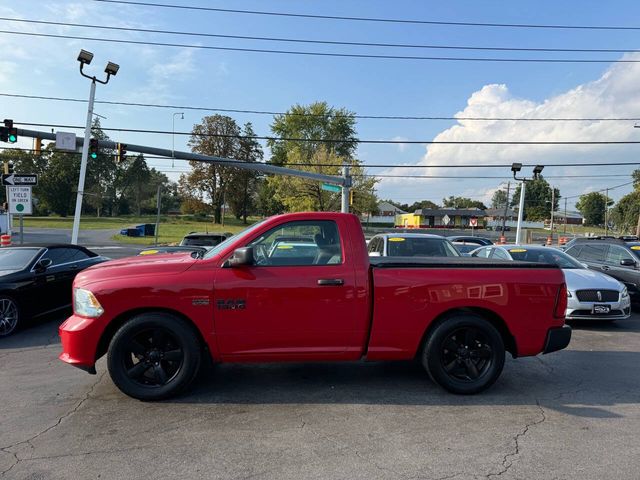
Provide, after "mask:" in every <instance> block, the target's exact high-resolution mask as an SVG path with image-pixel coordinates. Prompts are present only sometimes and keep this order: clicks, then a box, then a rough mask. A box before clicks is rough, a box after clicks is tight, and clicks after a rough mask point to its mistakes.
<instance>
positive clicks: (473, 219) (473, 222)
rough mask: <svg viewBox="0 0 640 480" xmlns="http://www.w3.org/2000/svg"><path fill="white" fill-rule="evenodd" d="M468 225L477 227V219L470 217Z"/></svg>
mask: <svg viewBox="0 0 640 480" xmlns="http://www.w3.org/2000/svg"><path fill="white" fill-rule="evenodd" d="M469 225H471V226H472V227H477V226H478V219H477V218H475V217H471V218H470V219H469Z"/></svg>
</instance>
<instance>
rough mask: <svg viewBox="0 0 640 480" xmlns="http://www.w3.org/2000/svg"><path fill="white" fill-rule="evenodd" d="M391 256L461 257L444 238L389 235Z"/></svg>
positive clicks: (388, 248) (389, 253) (388, 253)
mask: <svg viewBox="0 0 640 480" xmlns="http://www.w3.org/2000/svg"><path fill="white" fill-rule="evenodd" d="M388 242H389V243H388V246H387V255H388V256H389V257H459V256H460V254H459V253H458V251H457V250H456V249H455V248H454V247H453V245H451V243H449V241H447V240H445V239H444V238H432V237H389V239H388Z"/></svg>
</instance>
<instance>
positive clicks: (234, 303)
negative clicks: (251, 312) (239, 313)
mask: <svg viewBox="0 0 640 480" xmlns="http://www.w3.org/2000/svg"><path fill="white" fill-rule="evenodd" d="M216 305H217V306H218V310H244V309H245V308H246V302H245V301H244V299H242V298H239V299H236V300H233V299H229V300H216Z"/></svg>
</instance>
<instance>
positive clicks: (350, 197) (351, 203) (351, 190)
mask: <svg viewBox="0 0 640 480" xmlns="http://www.w3.org/2000/svg"><path fill="white" fill-rule="evenodd" d="M349 205H353V189H350V190H349Z"/></svg>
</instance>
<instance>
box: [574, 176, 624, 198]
mask: <svg viewBox="0 0 640 480" xmlns="http://www.w3.org/2000/svg"><path fill="white" fill-rule="evenodd" d="M634 182H635V180H631V181H630V182H627V183H622V184H620V185H615V186H613V187H606V188H603V189H602V190H595V191H594V192H587V193H581V194H580V195H571V196H570V197H564V198H565V199H566V200H569V199H570V198H578V197H581V196H582V195H587V194H588V193H601V192H606V191H607V190H615V189H616V188H621V187H626V186H627V185H631V184H632V183H634Z"/></svg>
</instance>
